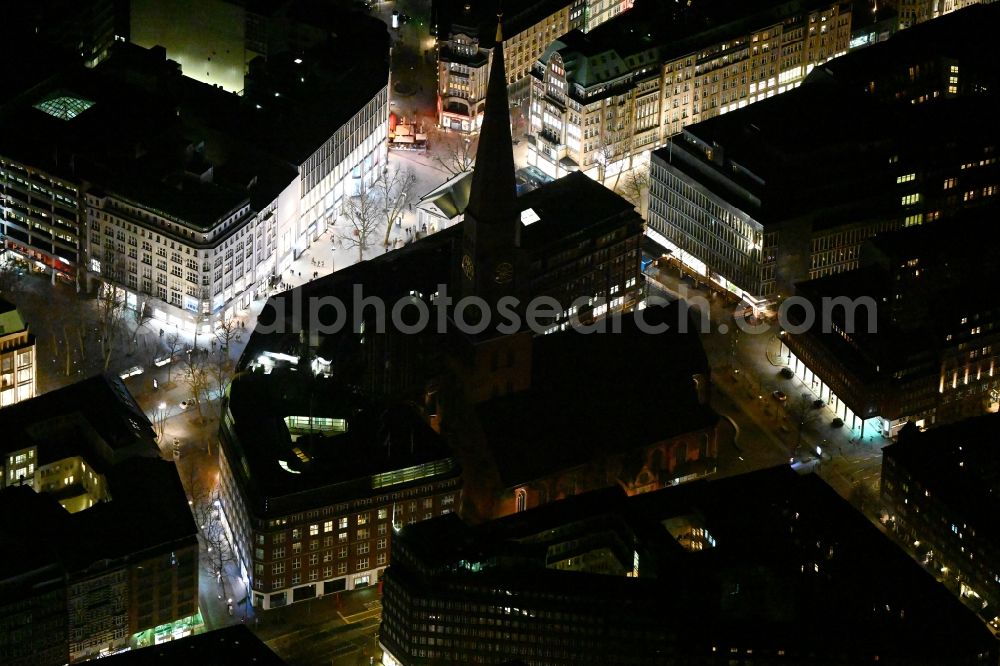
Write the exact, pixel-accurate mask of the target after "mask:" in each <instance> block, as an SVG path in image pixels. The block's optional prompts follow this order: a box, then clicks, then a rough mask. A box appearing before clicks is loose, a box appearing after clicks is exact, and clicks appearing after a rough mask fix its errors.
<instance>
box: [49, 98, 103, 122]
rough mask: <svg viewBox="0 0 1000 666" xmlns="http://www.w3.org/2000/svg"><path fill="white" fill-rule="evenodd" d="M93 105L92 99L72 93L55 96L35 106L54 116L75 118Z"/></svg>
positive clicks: (63, 118)
mask: <svg viewBox="0 0 1000 666" xmlns="http://www.w3.org/2000/svg"><path fill="white" fill-rule="evenodd" d="M92 106H94V103H93V102H91V101H90V100H88V99H83V98H81V97H72V96H70V95H63V96H61V97H53V98H52V99H47V100H45V101H44V102H39V103H38V104H35V108H36V109H38V110H39V111H44V112H45V113H47V114H49V115H50V116H52V117H53V118H59V119H60V120H73V119H74V118H76V117H77V116H78V115H80V114H81V113H83V112H84V111H86V110H87V109H89V108H90V107H92Z"/></svg>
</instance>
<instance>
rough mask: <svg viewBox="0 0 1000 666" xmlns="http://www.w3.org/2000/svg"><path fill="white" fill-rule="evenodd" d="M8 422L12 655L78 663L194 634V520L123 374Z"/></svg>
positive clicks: (11, 413)
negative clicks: (30, 616) (120, 377)
mask: <svg viewBox="0 0 1000 666" xmlns="http://www.w3.org/2000/svg"><path fill="white" fill-rule="evenodd" d="M0 429H2V430H3V432H4V433H5V434H4V439H3V445H2V454H3V465H2V470H0V471H2V473H3V482H2V484H0V486H2V490H0V513H2V516H3V521H2V522H3V526H2V527H0V532H2V538H3V543H4V544H5V545H6V546H7V548H5V554H4V557H5V561H6V562H7V564H8V565H9V566H5V567H4V570H3V574H2V577H3V579H2V581H0V587H2V588H4V589H5V590H8V591H9V594H5V595H4V598H3V601H2V608H0V622H2V623H3V624H4V626H5V631H3V632H2V638H0V655H3V657H4V663H9V662H8V660H7V657H10V658H11V659H13V660H14V662H13V663H24V664H29V663H30V664H64V663H66V662H67V661H69V662H71V663H72V662H78V661H83V660H85V659H90V658H94V657H98V656H101V655H106V654H110V653H114V652H118V651H122V650H126V649H129V648H130V647H136V646H138V645H140V644H142V643H143V642H152V641H153V637H154V635H155V640H156V641H163V640H170V639H171V638H172V637H177V636H183V635H186V634H189V633H191V632H192V631H193V630H194V628H195V627H196V626H198V625H199V624H200V623H201V619H200V614H199V611H198V540H197V536H196V535H197V528H196V526H195V524H194V520H193V518H192V517H191V512H190V509H189V508H188V504H187V497H186V495H185V493H184V490H183V488H182V487H181V483H180V480H179V479H178V477H177V472H176V470H175V469H174V466H173V465H172V464H169V463H166V462H163V461H161V460H160V459H159V455H158V450H157V448H156V444H155V442H154V434H153V429H152V426H151V425H150V423H149V421H148V420H147V419H146V417H145V416H144V415H143V413H142V410H141V409H139V407H138V405H137V404H136V403H135V401H134V400H133V399H132V397H131V395H129V393H128V390H127V389H126V388H125V386H124V384H122V383H121V380H119V379H118V378H117V377H112V376H110V375H109V376H97V377H93V378H91V379H88V380H85V381H82V382H79V383H77V384H74V385H71V386H69V387H66V388H63V389H60V390H57V391H53V392H51V393H47V394H45V395H44V396H39V397H37V398H34V399H32V400H28V401H25V402H22V403H19V404H17V405H15V406H13V407H10V408H8V409H5V410H3V411H2V412H0ZM26 612H30V613H35V612H37V613H38V616H37V621H36V620H34V619H32V620H31V621H29V622H25V615H24V613H26ZM32 617H34V616H32ZM43 632H44V633H43Z"/></svg>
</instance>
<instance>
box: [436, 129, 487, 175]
mask: <svg viewBox="0 0 1000 666" xmlns="http://www.w3.org/2000/svg"><path fill="white" fill-rule="evenodd" d="M434 142H435V145H436V146H438V147H437V148H436V149H435V153H436V154H435V155H434V159H435V161H437V163H438V164H440V165H441V167H442V168H443V169H444V170H445V171H447V172H448V173H449V174H451V175H452V176H457V175H458V174H460V173H465V172H466V171H472V167H473V166H475V164H476V149H477V147H478V146H479V138H478V137H469V136H461V135H459V134H453V133H450V132H438V133H437V136H436V137H435V139H434Z"/></svg>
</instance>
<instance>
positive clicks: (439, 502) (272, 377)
mask: <svg viewBox="0 0 1000 666" xmlns="http://www.w3.org/2000/svg"><path fill="white" fill-rule="evenodd" d="M271 358H273V357H271ZM314 361H315V362H316V363H320V364H321V363H322V361H320V360H319V359H318V358H316V359H314ZM277 364H278V366H279V367H276V368H274V369H272V370H270V372H266V373H265V371H264V370H263V369H261V370H259V371H257V372H253V373H250V374H247V375H245V376H240V377H237V378H236V379H235V380H234V381H233V385H232V389H231V391H230V396H229V399H228V401H227V408H226V413H225V418H224V423H223V425H222V428H221V435H222V437H221V441H222V450H221V456H220V462H219V466H220V484H221V488H222V510H223V513H224V515H225V518H226V527H227V529H228V530H229V534H230V535H231V539H232V543H233V544H234V547H235V550H236V553H237V556H238V558H239V563H240V565H241V567H242V568H243V574H244V577H245V579H246V580H247V581H248V582H249V584H248V588H249V589H251V590H252V594H253V604H254V606H255V607H256V608H258V609H261V610H267V609H271V608H277V607H279V606H284V605H286V604H290V603H294V602H298V601H304V600H308V599H313V598H316V597H320V596H323V595H325V594H332V593H335V592H340V591H342V590H353V589H358V588H362V587H367V586H369V585H375V584H377V583H378V582H379V580H380V578H381V573H382V571H383V570H384V569H385V566H386V564H387V562H388V557H389V543H390V541H391V539H392V536H393V534H394V532H395V531H396V530H398V529H399V528H400V527H402V526H403V525H405V524H407V523H411V522H414V521H416V520H423V519H425V518H429V517H431V516H437V515H440V514H441V513H448V512H450V511H455V510H457V509H458V507H459V506H460V503H461V483H460V474H461V470H460V468H459V466H458V464H457V462H456V461H455V459H454V458H453V457H452V455H451V453H450V452H449V451H448V449H447V448H446V447H445V446H444V443H443V442H442V441H441V440H440V438H439V436H438V435H437V434H436V433H435V432H434V431H433V430H431V429H430V427H429V426H427V425H426V423H425V422H424V421H423V419H421V418H420V416H419V415H418V414H416V413H415V412H414V411H413V410H412V409H411V408H409V407H407V406H404V405H400V406H393V405H379V404H374V403H372V404H370V403H366V401H365V400H364V399H363V397H362V396H360V395H357V394H352V392H351V391H350V390H348V389H346V388H338V387H337V386H336V385H335V383H334V381H333V380H332V379H331V378H329V377H323V375H322V374H318V375H315V376H309V375H310V374H311V373H310V372H308V371H307V372H305V373H298V374H296V373H295V372H294V369H295V366H294V365H291V366H290V367H289V365H290V364H289V362H288V361H281V360H280V359H279V360H278V361H277ZM282 365H284V366H286V367H280V366H282ZM279 385H280V386H283V387H284V388H282V389H279V388H278V386H279ZM279 395H282V396H283V397H280V398H279Z"/></svg>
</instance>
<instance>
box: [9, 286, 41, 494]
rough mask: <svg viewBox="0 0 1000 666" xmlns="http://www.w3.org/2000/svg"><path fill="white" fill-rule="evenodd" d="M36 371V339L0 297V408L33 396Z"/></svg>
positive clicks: (22, 320) (12, 306) (16, 312)
mask: <svg viewBox="0 0 1000 666" xmlns="http://www.w3.org/2000/svg"><path fill="white" fill-rule="evenodd" d="M35 371H36V365H35V336H34V335H33V334H32V333H31V331H30V330H29V329H28V325H27V324H26V323H25V322H24V319H23V318H22V317H21V314H20V313H19V312H18V311H17V308H15V307H14V305H13V304H11V303H8V302H7V301H5V300H3V299H2V298H0V407H8V406H10V405H13V404H14V403H16V402H22V401H24V400H30V399H31V398H34V397H35V387H36V386H37V382H38V378H37V376H36V374H35ZM2 486H3V481H0V487H2Z"/></svg>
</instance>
